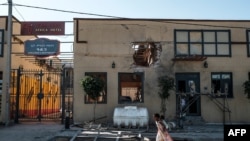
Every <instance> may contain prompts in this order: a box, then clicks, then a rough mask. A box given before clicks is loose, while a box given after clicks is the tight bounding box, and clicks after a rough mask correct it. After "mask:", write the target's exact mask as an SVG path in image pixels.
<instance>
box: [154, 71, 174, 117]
mask: <svg viewBox="0 0 250 141" xmlns="http://www.w3.org/2000/svg"><path fill="white" fill-rule="evenodd" d="M158 86H159V87H160V91H159V92H158V95H159V97H160V98H161V111H160V112H161V113H162V114H163V115H165V112H166V111H167V109H166V100H167V99H168V97H169V95H170V90H174V89H175V84H174V78H172V77H169V76H167V75H166V76H162V77H159V78H158Z"/></svg>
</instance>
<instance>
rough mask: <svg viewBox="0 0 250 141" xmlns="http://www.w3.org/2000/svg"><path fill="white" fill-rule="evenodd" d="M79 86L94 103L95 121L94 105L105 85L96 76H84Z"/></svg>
mask: <svg viewBox="0 0 250 141" xmlns="http://www.w3.org/2000/svg"><path fill="white" fill-rule="evenodd" d="M81 86H82V87H83V90H84V91H85V93H86V94H87V95H88V96H89V97H90V98H91V99H93V100H94V101H95V103H94V119H93V121H95V109H96V103H97V99H98V97H99V96H101V92H102V91H103V90H104V86H105V83H104V81H103V80H102V79H101V78H99V77H96V76H85V77H84V78H83V79H82V80H81Z"/></svg>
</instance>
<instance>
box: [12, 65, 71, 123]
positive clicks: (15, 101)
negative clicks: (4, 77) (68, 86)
mask: <svg viewBox="0 0 250 141" xmlns="http://www.w3.org/2000/svg"><path fill="white" fill-rule="evenodd" d="M63 72H64V71H62V70H52V71H51V70H50V71H43V70H21V69H17V70H12V79H11V80H12V81H11V99H10V100H11V105H10V111H11V113H10V114H11V115H10V116H11V118H12V119H14V120H15V122H19V120H22V121H23V120H29V121H30V120H32V121H34V120H35V121H37V120H38V121H41V120H61V121H62V122H63V119H64V115H65V113H64V112H65V110H66V109H69V108H70V109H71V108H72V106H71V105H72V94H67V100H68V99H69V100H68V101H67V102H68V103H66V102H65V97H66V94H65V89H64V87H63V86H64V85H65V84H64V82H65V81H64V80H66V79H65V77H64V76H65V75H64V73H63ZM62 88H63V89H62ZM69 103H70V104H69ZM66 104H67V105H66ZM66 106H67V107H66Z"/></svg>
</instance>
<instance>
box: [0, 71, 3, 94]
mask: <svg viewBox="0 0 250 141" xmlns="http://www.w3.org/2000/svg"><path fill="white" fill-rule="evenodd" d="M2 94H3V72H2V71H0V95H2Z"/></svg>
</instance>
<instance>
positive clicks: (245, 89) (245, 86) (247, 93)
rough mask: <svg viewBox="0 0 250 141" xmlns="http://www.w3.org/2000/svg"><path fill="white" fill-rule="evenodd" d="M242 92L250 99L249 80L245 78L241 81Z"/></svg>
mask: <svg viewBox="0 0 250 141" xmlns="http://www.w3.org/2000/svg"><path fill="white" fill-rule="evenodd" d="M242 86H243V88H244V93H245V94H246V95H247V98H248V99H250V80H247V81H245V82H244V83H243V85H242Z"/></svg>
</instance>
